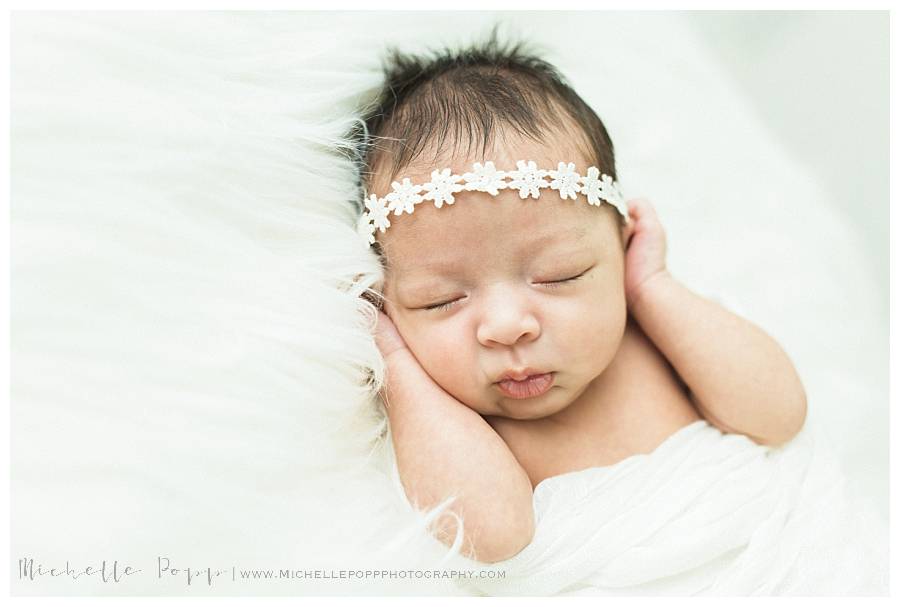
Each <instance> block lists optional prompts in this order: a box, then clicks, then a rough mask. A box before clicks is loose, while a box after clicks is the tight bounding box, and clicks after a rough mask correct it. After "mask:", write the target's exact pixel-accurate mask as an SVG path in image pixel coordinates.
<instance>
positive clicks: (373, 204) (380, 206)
mask: <svg viewBox="0 0 900 607" xmlns="http://www.w3.org/2000/svg"><path fill="white" fill-rule="evenodd" d="M366 209H367V210H368V216H369V219H370V220H371V221H372V223H373V224H374V227H373V228H372V231H373V232H374V231H375V228H377V229H379V230H381V233H382V234H384V231H385V230H386V229H388V228H389V227H391V220H390V219H388V214H389V211H388V210H387V207H386V206H385V204H384V199H383V198H378V196H376V195H375V194H370V195H369V198H368V199H367V200H366Z"/></svg>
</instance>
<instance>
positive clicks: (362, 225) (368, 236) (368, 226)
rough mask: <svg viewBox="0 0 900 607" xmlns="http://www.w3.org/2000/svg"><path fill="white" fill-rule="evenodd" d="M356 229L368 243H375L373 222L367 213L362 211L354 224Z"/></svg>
mask: <svg viewBox="0 0 900 607" xmlns="http://www.w3.org/2000/svg"><path fill="white" fill-rule="evenodd" d="M356 231H357V232H358V233H359V235H360V236H361V237H362V238H363V239H364V240H365V241H366V242H367V243H369V244H370V245H373V244H375V224H374V223H372V222H371V221H369V214H368V213H363V214H362V215H360V217H359V221H358V222H357V224H356Z"/></svg>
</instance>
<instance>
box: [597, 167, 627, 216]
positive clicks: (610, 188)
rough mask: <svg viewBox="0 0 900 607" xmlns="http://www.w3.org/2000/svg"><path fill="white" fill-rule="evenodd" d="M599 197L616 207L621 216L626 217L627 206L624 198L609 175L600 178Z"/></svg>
mask: <svg viewBox="0 0 900 607" xmlns="http://www.w3.org/2000/svg"><path fill="white" fill-rule="evenodd" d="M600 195H601V196H602V197H603V198H604V199H605V200H606V202H608V203H609V204H611V205H613V206H614V207H616V208H617V209H618V210H619V212H620V213H622V215H624V216H625V217H628V205H626V204H625V197H624V196H622V192H621V190H619V188H618V186H617V184H616V182H614V181H613V180H612V177H610V176H609V175H603V176H602V177H601V178H600Z"/></svg>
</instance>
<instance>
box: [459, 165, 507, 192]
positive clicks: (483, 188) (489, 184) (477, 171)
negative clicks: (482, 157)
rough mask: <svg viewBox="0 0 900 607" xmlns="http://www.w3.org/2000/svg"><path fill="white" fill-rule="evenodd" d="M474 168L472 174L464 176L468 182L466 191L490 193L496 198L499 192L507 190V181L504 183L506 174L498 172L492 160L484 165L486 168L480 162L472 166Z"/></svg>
mask: <svg viewBox="0 0 900 607" xmlns="http://www.w3.org/2000/svg"><path fill="white" fill-rule="evenodd" d="M472 168H473V169H474V170H473V171H472V172H471V173H466V174H464V175H463V179H464V180H465V182H466V190H468V191H470V192H471V191H475V192H488V193H490V194H492V195H494V196H496V195H497V194H498V193H499V190H505V189H506V181H504V179H505V178H506V172H505V171H498V170H497V168H496V167H495V166H494V163H493V162H491V161H490V160H488V161H487V162H486V163H484V166H481V163H480V162H476V163H475V164H474V165H472Z"/></svg>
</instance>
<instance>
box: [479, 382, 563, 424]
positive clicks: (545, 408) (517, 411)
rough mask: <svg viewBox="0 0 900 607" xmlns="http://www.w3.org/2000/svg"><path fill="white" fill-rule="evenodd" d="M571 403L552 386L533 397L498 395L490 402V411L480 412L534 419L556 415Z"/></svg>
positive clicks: (512, 417)
mask: <svg viewBox="0 0 900 607" xmlns="http://www.w3.org/2000/svg"><path fill="white" fill-rule="evenodd" d="M571 404H572V398H571V397H570V396H567V395H566V394H565V392H564V390H563V389H562V388H560V387H559V386H553V387H552V388H550V391H549V392H547V393H545V394H542V395H541V396H538V397H534V398H522V399H514V398H508V397H499V398H497V399H495V400H494V402H493V403H491V407H490V411H487V410H485V411H484V412H481V413H482V415H493V416H495V417H504V418H507V419H514V420H518V421H535V420H539V419H544V418H547V417H550V416H552V415H556V414H557V413H559V412H560V411H563V410H565V409H566V408H568V407H569V405H571ZM485 409H487V407H486V408H485Z"/></svg>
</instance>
